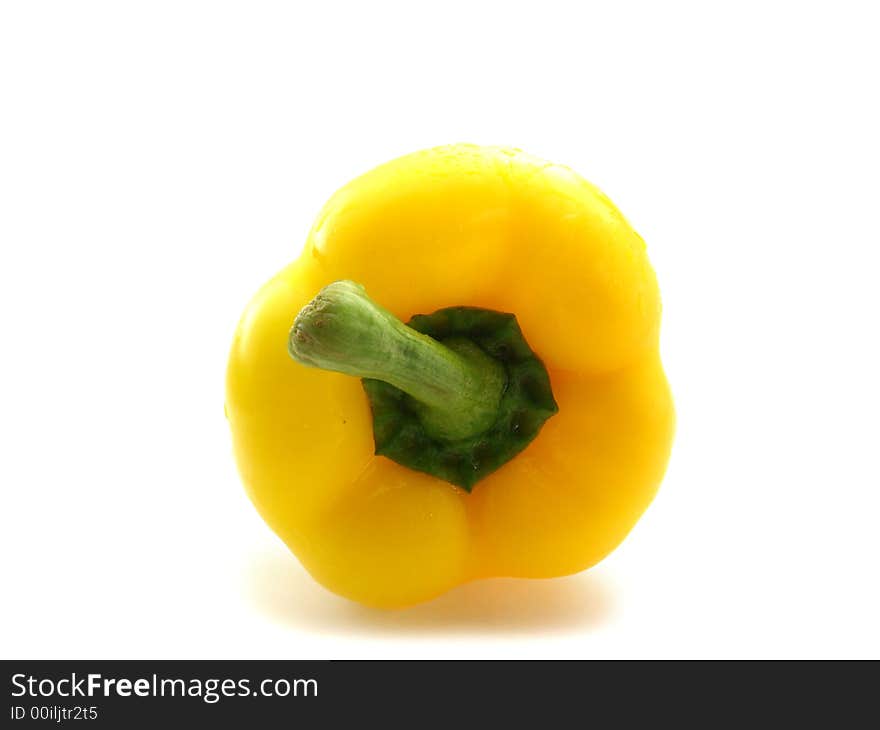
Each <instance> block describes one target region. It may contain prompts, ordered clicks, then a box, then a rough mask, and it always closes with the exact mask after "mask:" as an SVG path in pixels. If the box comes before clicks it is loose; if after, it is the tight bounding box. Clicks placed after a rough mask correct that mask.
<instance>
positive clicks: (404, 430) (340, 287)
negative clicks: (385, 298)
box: [288, 281, 558, 492]
mask: <svg viewBox="0 0 880 730" xmlns="http://www.w3.org/2000/svg"><path fill="white" fill-rule="evenodd" d="M288 352H289V353H290V356H291V357H292V358H293V359H294V360H296V361H297V362H299V363H302V364H304V365H308V366H311V367H319V368H323V369H325V370H334V371H337V372H343V373H347V374H349V375H355V376H359V377H361V378H363V381H362V382H363V387H364V390H365V391H366V394H367V397H368V399H369V401H370V408H371V411H372V415H373V437H374V442H375V445H376V453H377V454H381V455H382V456H385V457H387V458H389V459H393V460H394V461H396V462H398V463H399V464H402V465H403V466H407V467H409V468H411V469H415V470H417V471H422V472H426V473H428V474H432V475H433V476H436V477H439V478H440V479H444V480H445V481H447V482H450V483H452V484H455V485H457V486H459V487H462V488H463V489H465V490H467V491H468V492H469V491H471V489H472V488H473V486H474V485H475V484H476V483H477V482H479V481H480V480H481V479H482V478H484V477H485V476H487V475H488V474H490V473H492V472H493V471H495V470H496V469H498V468H499V467H500V466H502V465H503V464H505V463H506V462H508V461H509V460H510V459H512V458H513V457H514V456H516V454H518V453H519V452H520V451H522V450H523V449H524V448H525V447H526V446H527V445H528V444H529V443H530V442H531V441H532V439H534V438H535V436H537V435H538V432H539V431H540V430H541V427H542V426H543V425H544V422H545V421H546V420H547V419H548V418H550V416H552V415H553V414H554V413H556V412H557V410H558V407H557V405H556V401H555V400H554V399H553V392H552V389H551V387H550V379H549V377H548V375H547V371H546V369H545V368H544V365H543V363H541V361H540V360H539V359H538V357H537V355H535V353H534V352H532V350H531V348H530V347H529V346H528V343H527V342H526V341H525V338H524V337H523V334H522V332H521V331H520V328H519V325H518V324H517V322H516V317H515V316H514V315H512V314H504V313H501V312H494V311H491V310H488V309H478V308H475V307H449V308H447V309H441V310H439V311H437V312H434V313H433V314H428V315H424V314H420V315H416V316H415V317H413V318H412V319H411V320H410V321H409V322H408V323H407V324H406V325H404V324H403V323H402V322H400V320H398V319H397V318H396V317H394V315H392V314H391V313H390V312H388V311H387V310H385V309H383V308H382V307H380V306H379V305H377V304H376V303H374V302H373V301H372V300H371V299H370V298H369V297H368V296H367V294H366V292H365V291H364V288H363V287H362V286H361V285H359V284H356V283H354V282H351V281H337V282H334V283H333V284H330V285H328V286H327V287H325V288H324V289H322V290H321V292H319V293H318V295H317V296H316V297H315V298H314V299H313V300H312V301H311V302H310V303H309V304H307V305H306V306H305V307H304V308H303V309H302V311H301V312H300V313H299V315H298V316H297V318H296V320H295V322H294V325H293V328H292V329H291V331H290V337H289V340H288Z"/></svg>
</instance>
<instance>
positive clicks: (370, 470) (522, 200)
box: [226, 145, 675, 608]
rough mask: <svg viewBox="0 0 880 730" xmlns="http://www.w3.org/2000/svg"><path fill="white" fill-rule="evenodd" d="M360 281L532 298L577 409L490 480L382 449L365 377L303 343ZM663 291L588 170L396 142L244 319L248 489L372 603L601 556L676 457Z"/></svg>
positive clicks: (487, 300)
mask: <svg viewBox="0 0 880 730" xmlns="http://www.w3.org/2000/svg"><path fill="white" fill-rule="evenodd" d="M338 280H352V281H355V282H359V283H360V284H362V285H364V287H365V288H366V290H367V291H368V292H369V293H370V295H371V296H372V297H373V298H374V299H375V300H376V301H377V302H380V303H381V305H382V306H383V307H384V308H386V309H387V310H390V312H392V313H393V314H394V315H396V316H397V317H398V318H400V319H402V320H403V321H406V320H407V319H408V318H410V317H411V316H412V315H415V314H420V313H430V312H434V311H435V310H438V309H440V308H443V307H449V306H459V305H467V306H474V307H483V308H487V309H492V310H497V311H500V312H510V313H513V314H515V315H516V318H517V320H518V322H519V324H520V327H521V329H522V331H523V333H524V335H525V337H526V338H527V340H528V343H529V345H530V346H531V348H532V349H533V350H534V351H535V352H536V353H537V354H538V355H539V356H540V358H541V360H542V361H543V363H544V365H545V366H546V368H547V371H548V373H549V375H550V380H551V383H552V388H553V394H554V397H555V399H556V402H557V404H558V408H559V410H558V413H556V414H555V415H554V416H553V417H552V418H550V419H549V420H548V421H547V422H546V423H545V424H544V426H543V428H542V430H541V431H540V433H539V434H538V436H537V437H536V438H535V439H534V441H532V442H531V443H530V444H529V445H528V446H527V447H526V448H525V450H524V451H522V452H521V453H519V454H518V455H517V456H516V457H514V458H513V459H512V460H510V461H509V462H508V463H506V464H504V465H503V466H502V467H501V468H500V469H498V470H497V471H495V472H493V473H492V474H490V475H489V476H488V477H486V478H485V479H483V480H482V481H480V482H479V483H478V484H477V485H476V486H475V487H474V489H473V491H472V492H471V493H467V492H465V491H464V490H462V489H460V488H458V487H455V486H453V485H452V484H450V483H448V482H445V481H443V480H441V479H438V478H436V477H432V476H429V475H427V474H424V473H421V472H417V471H413V470H411V469H408V468H406V467H404V466H401V465H400V464H397V463H395V462H394V461H391V460H389V459H387V458H384V457H382V456H376V455H375V454H374V443H373V434H372V428H371V425H372V424H371V416H370V408H369V405H368V401H367V399H366V397H365V394H364V389H363V387H362V386H361V383H360V381H359V380H358V379H357V378H355V377H350V376H348V375H344V374H340V373H336V372H327V371H324V370H318V369H313V368H308V367H304V366H303V365H300V364H299V363H297V362H294V361H292V360H291V359H290V357H289V356H288V353H287V351H286V342H287V337H288V332H289V331H290V328H291V324H292V322H293V320H294V317H296V315H297V313H298V312H299V311H300V309H301V308H302V307H303V306H304V305H306V304H307V303H308V302H309V301H310V300H311V299H312V298H313V297H314V296H315V294H316V293H317V292H318V291H319V290H320V289H321V288H322V287H324V286H325V285H327V284H329V283H331V282H334V281H338ZM660 309H661V308H660V297H659V291H658V288H657V282H656V279H655V276H654V272H653V270H652V268H651V265H650V263H649V261H648V258H647V255H646V251H645V244H644V242H643V241H642V239H641V238H640V237H639V236H638V234H636V233H635V231H633V229H632V228H631V227H630V225H629V224H628V223H627V221H626V220H625V219H624V217H623V216H622V215H621V214H620V212H619V211H618V210H617V209H616V208H615V207H614V205H613V204H612V203H611V201H610V200H609V199H608V198H607V197H606V196H605V195H603V194H602V193H601V192H600V191H599V190H598V189H597V188H595V187H594V186H592V185H591V184H589V183H587V182H586V181H584V180H583V179H582V178H580V177H579V176H578V175H576V174H575V173H574V172H572V171H571V170H569V169H568V168H565V167H563V166H560V165H555V164H550V163H547V162H545V161H543V160H539V159H536V158H534V157H531V156H529V155H526V154H524V153H522V152H520V151H518V150H513V149H503V148H489V147H478V146H472V145H453V146H447V147H440V148H435V149H431V150H426V151H422V152H418V153H415V154H412V155H408V156H406V157H402V158H400V159H397V160H394V161H392V162H389V163H387V164H385V165H383V166H381V167H378V168H376V169H375V170H373V171H371V172H369V173H367V174H366V175H363V176H362V177H360V178H358V179H356V180H354V181H353V182H351V183H349V184H348V185H346V186H345V187H343V188H342V189H341V190H340V191H338V192H337V193H336V194H335V195H334V196H333V197H332V198H331V199H330V201H329V202H328V203H327V205H326V206H325V208H324V209H323V211H322V212H321V213H320V215H319V217H318V219H317V221H316V223H315V224H314V227H313V229H312V231H311V232H310V234H309V237H308V240H307V241H306V244H305V247H304V250H303V251H302V253H301V255H300V257H299V258H298V259H297V260H296V261H295V262H293V263H292V264H290V265H289V266H287V267H286V268H285V269H284V270H282V271H281V272H280V273H279V274H277V275H276V276H275V277H274V278H273V279H271V280H270V281H269V282H268V283H267V284H266V285H265V286H264V287H263V288H262V289H261V290H260V291H259V292H258V293H257V295H256V296H255V298H254V299H253V300H252V301H251V303H250V304H249V305H248V307H247V309H246V311H245V313H244V315H243V317H242V319H241V321H240V323H239V326H238V329H237V332H236V334H235V337H234V341H233V345H232V350H231V354H230V359H229V366H228V371H227V393H226V409H227V417H228V419H229V423H230V426H231V429H232V434H233V445H234V451H235V456H236V459H237V462H238V466H239V470H240V473H241V476H242V478H243V481H244V483H245V485H246V489H247V493H248V495H249V496H250V498H251V500H252V501H253V503H254V505H255V506H256V508H257V510H258V511H259V513H260V514H261V515H262V517H263V518H264V519H265V520H266V522H267V523H268V524H269V526H270V527H271V528H272V529H273V530H274V531H275V532H276V533H277V534H278V535H279V536H280V537H281V539H282V540H284V542H285V543H286V544H287V545H288V546H289V547H290V549H291V550H292V551H293V552H294V553H295V554H296V555H297V557H298V558H299V559H300V561H301V562H302V564H303V565H304V566H305V567H306V569H307V570H308V571H309V572H310V573H311V574H312V576H314V578H315V579H316V580H318V581H319V582H320V583H322V584H323V585H324V586H326V587H327V588H329V589H330V590H332V591H335V592H336V593H338V594H340V595H343V596H346V597H348V598H350V599H353V600H355V601H358V602H361V603H364V604H368V605H371V606H379V607H388V608H392V607H403V606H407V605H411V604H415V603H418V602H420V601H424V600H427V599H430V598H432V597H435V596H437V595H439V594H441V593H443V592H445V591H447V590H448V589H450V588H452V587H453V586H455V585H457V584H460V583H462V582H465V581H468V580H472V579H476V578H482V577H489V576H519V577H529V578H547V577H553V576H561V575H566V574H570V573H575V572H578V571H581V570H583V569H585V568H588V567H590V566H592V565H594V564H595V563H597V562H598V561H599V560H601V559H602V558H603V557H605V556H606V555H607V554H608V553H609V552H610V551H611V550H613V549H614V548H615V547H616V546H617V545H618V544H619V543H620V542H621V541H622V540H623V538H624V537H625V536H626V534H627V533H628V532H629V530H630V529H631V528H632V527H633V525H634V524H635V523H636V521H637V520H638V518H639V516H640V515H641V514H642V512H643V511H644V510H645V508H646V507H647V506H648V504H649V503H650V501H651V499H652V498H653V496H654V494H655V492H656V490H657V487H658V485H659V483H660V480H661V478H662V476H663V473H664V470H665V468H666V464H667V460H668V457H669V453H670V449H671V444H672V438H673V430H674V420H675V416H674V409H673V404H672V399H671V395H670V391H669V387H668V385H667V381H666V378H665V376H664V373H663V369H662V366H661V363H660V358H659V354H658V336H659V327H660Z"/></svg>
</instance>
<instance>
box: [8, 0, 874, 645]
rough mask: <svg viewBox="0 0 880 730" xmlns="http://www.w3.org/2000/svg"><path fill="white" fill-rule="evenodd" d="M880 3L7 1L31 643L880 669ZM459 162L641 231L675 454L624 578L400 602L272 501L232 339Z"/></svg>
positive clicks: (14, 402)
mask: <svg viewBox="0 0 880 730" xmlns="http://www.w3.org/2000/svg"><path fill="white" fill-rule="evenodd" d="M871 5H872V4H871V3H868V2H865V3H863V4H857V3H850V2H839V1H835V2H826V3H811V2H806V3H805V2H796V3H795V2H792V3H790V4H789V3H782V2H772V1H771V2H759V3H727V4H721V3H696V2H695V3H692V4H681V3H648V2H646V3H638V4H633V3H617V2H615V3H595V4H588V3H581V2H577V3H574V2H573V3H569V4H561V3H555V2H548V1H547V0H544V1H542V2H540V3H535V2H528V3H522V4H519V3H515V2H498V3H486V2H478V1H477V0H471V1H470V2H465V3H456V2H452V1H451V0H445V1H444V2H441V3H430V4H429V3H415V2H413V3H404V2H400V3H382V2H376V1H375V0H373V1H371V2H363V3H348V4H341V3H338V2H337V3H334V2H321V3H317V2H315V3H304V2H303V3H279V4H273V3H261V2H240V3H226V2H205V3H195V2H168V3H166V2H150V3H147V2H143V3H121V2H106V3H96V2H78V3H70V2H59V3H49V2H5V3H3V5H2V9H0V105H2V107H0V252H2V253H0V304H2V317H3V321H2V340H0V342H2V346H0V347H2V358H0V428H2V434H0V436H2V440H0V443H2V446H0V451H2V462H0V482H2V500H3V503H2V514H0V521H2V524H0V561H2V576H0V578H2V593H3V598H2V601H0V614H2V621H0V655H2V656H3V657H6V658H41V657H77V658H93V657H102V658H138V657H192V658H209V657H227V658H235V657H250V658H270V657H277V658H343V657H510V658H519V657H560V658H562V657H568V658H581V657H584V658H586V657H661V656H663V657H874V658H877V657H880V633H878V620H877V619H878V615H880V588H878V566H877V562H878V557H880V539H878V519H880V467H878V449H880V438H878V437H880V429H878V412H880V397H878V385H877V378H878V365H880V362H878V354H877V350H878V344H877V343H878V329H880V328H878V315H880V306H878V294H877V281H878V274H877V271H878V263H880V257H878V244H880V235H878V225H877V213H878V206H880V144H878V138H880V113H878V107H877V104H878V69H880V52H878V43H877V22H876V20H875V18H874V17H873V14H872V12H871ZM875 10H876V8H875ZM456 141H472V142H477V143H487V144H509V145H514V146H519V147H522V148H524V149H526V150H527V151H529V152H531V153H533V154H537V155H540V156H543V157H547V158H550V159H553V160H556V161H559V162H563V163H566V164H568V165H570V166H572V167H574V168H575V169H576V170H578V171H580V172H581V173H582V174H583V175H584V176H585V177H587V178H588V179H590V180H592V181H594V182H596V183H597V184H598V185H599V186H600V187H602V188H603V189H604V190H605V191H606V192H607V193H608V194H609V195H610V196H611V198H612V199H613V200H614V201H615V202H616V203H617V204H618V205H619V206H620V208H621V209H622V210H623V211H624V213H625V214H626V215H627V216H628V217H629V218H630V220H631V221H632V222H633V224H634V225H635V227H636V228H637V229H638V230H639V231H640V233H641V234H642V235H643V236H644V238H645V239H646V241H647V242H648V246H649V252H650V254H651V257H652V261H653V263H654V265H655V267H656V270H657V273H658V276H659V278H660V283H661V288H662V292H663V295H664V304H665V310H664V329H663V356H664V361H665V363H666V366H667V372H668V374H669V377H670V380H671V382H672V385H673V389H674V393H675V395H676V402H677V408H678V413H679V425H678V434H677V440H676V444H675V449H674V453H673V458H672V462H671V464H670V468H669V471H668V474H667V476H666V479H665V482H664V485H663V487H662V489H661V492H660V494H659V496H658V498H657V499H656V501H655V502H654V504H653V506H652V507H651V508H650V510H649V511H648V513H647V514H646V515H645V517H644V518H643V519H642V521H641V522H640V523H639V525H638V526H637V528H636V529H635V531H634V532H633V533H632V534H631V535H630V537H629V538H628V540H627V541H626V542H625V543H624V545H623V546H622V547H621V548H620V549H619V550H618V551H617V552H616V553H614V554H613V555H612V556H611V557H610V558H608V559H607V560H606V561H605V562H604V563H602V564H601V565H600V566H599V567H597V568H596V569H594V570H592V571H590V572H588V573H585V574H582V575H578V576H575V577H571V578H566V579H559V580H553V581H544V582H527V581H522V582H520V581H506V580H498V581H489V582H485V583H480V584H474V585H470V586H467V587H464V588H461V589H459V590H456V591H453V592H452V593H450V594H448V595H447V596H445V597H443V598H441V599H439V600H437V601H435V602H433V603H431V604H428V605H424V606H421V607H418V608H415V609H412V610H409V611H405V612H396V613H383V612H377V611H372V610H367V609H363V608H360V607H358V606H356V605H353V604H350V603H348V602H346V601H344V600H342V599H340V598H337V597H335V596H333V595H332V594H330V593H328V592H326V591H325V590H323V589H322V588H320V587H318V586H317V585H315V584H314V583H313V582H312V581H311V580H310V579H309V578H308V576H307V575H306V574H305V573H304V571H303V570H302V569H301V568H300V567H299V565H298V563H297V562H296V560H295V559H294V558H293V557H292V556H291V555H290V554H289V553H288V552H287V551H286V549H285V548H284V547H283V545H282V544H281V543H280V542H279V541H278V540H277V539H276V538H275V537H274V536H273V535H272V534H271V533H270V532H269V530H268V528H266V527H265V526H264V525H263V523H262V522H261V520H260V519H259V518H258V516H257V515H256V513H255V512H254V510H253V509H252V507H251V506H250V503H249V502H248V500H247V498H246V497H245V495H244V492H243V490H242V488H241V486H240V483H239V480H238V476H237V474H236V470H235V466H234V463H233V459H232V456H231V450H230V439H229V434H228V429H227V425H226V422H225V420H224V418H223V389H224V385H223V383H224V369H225V364H226V355H227V348H228V346H229V343H230V340H231V336H232V333H233V330H234V327H235V324H236V321H237V319H238V316H239V314H240V312H241V310H242V308H243V307H244V305H245V303H246V301H247V300H248V299H249V297H250V296H251V294H252V293H253V292H254V291H255V290H256V289H257V287H258V286H259V285H260V284H261V283H262V282H263V281H264V280H265V279H267V278H268V277H269V276H271V275H272V274H273V273H274V272H275V271H276V270H277V269H279V268H280V267H281V266H283V265H284V264H285V263H286V262H287V261H289V260H290V259H292V258H293V257H294V256H295V255H296V253H297V250H298V247H299V246H300V245H301V243H302V241H303V240H304V238H305V235H306V233H307V231H308V228H309V226H310V224H311V220H312V217H313V216H314V215H315V214H316V213H317V211H318V209H319V208H320V206H321V205H322V203H323V202H324V200H325V199H326V198H327V197H328V196H329V195H330V194H331V193H332V192H333V191H334V190H335V189H336V188H337V187H339V186H340V185H342V184H344V183H345V182H346V181H347V180H348V179H350V178H351V177H353V176H355V175H357V174H359V173H361V172H364V171H366V170H367V169H369V168H370V167H372V166H374V165H375V164H378V163H380V162H383V161H385V160H386V159H389V158H392V157H394V156H397V155H400V154H403V153H406V152H410V151H413V150H416V149H419V148H422V147H428V146H433V145H436V144H443V143H448V142H456Z"/></svg>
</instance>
